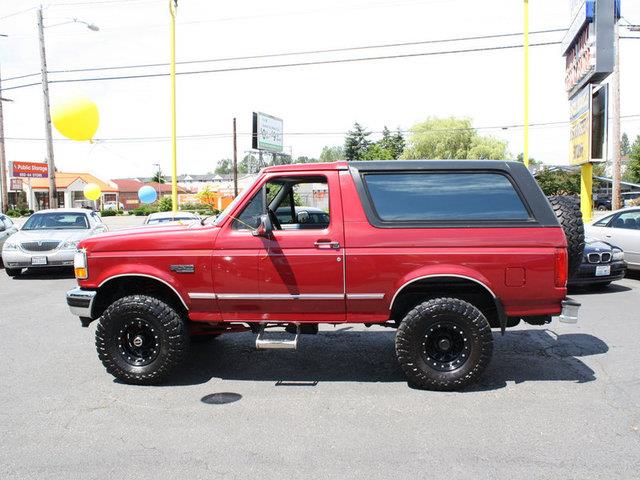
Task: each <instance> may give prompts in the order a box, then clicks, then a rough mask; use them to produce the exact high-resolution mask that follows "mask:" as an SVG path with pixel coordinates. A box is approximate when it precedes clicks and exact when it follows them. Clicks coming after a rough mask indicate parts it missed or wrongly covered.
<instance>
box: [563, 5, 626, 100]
mask: <svg viewBox="0 0 640 480" xmlns="http://www.w3.org/2000/svg"><path fill="white" fill-rule="evenodd" d="M571 6H572V8H571V12H572V18H571V24H570V25H569V29H568V30H567V33H566V35H565V37H564V39H563V40H562V55H564V57H565V58H566V70H565V88H566V91H567V94H568V95H569V98H571V97H573V96H574V95H576V94H577V93H578V92H579V91H580V90H581V89H582V87H584V86H585V85H587V84H590V83H599V82H601V81H603V80H604V79H605V78H607V76H609V74H610V73H612V72H613V65H614V56H615V51H614V25H615V21H616V18H618V16H619V14H620V2H619V0H572V5H571Z"/></svg>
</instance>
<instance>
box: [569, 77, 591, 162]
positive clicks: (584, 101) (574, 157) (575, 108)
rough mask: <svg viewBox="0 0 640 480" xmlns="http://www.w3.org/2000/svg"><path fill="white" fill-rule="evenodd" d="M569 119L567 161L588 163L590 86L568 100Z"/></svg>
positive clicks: (589, 147) (589, 146) (589, 148)
mask: <svg viewBox="0 0 640 480" xmlns="http://www.w3.org/2000/svg"><path fill="white" fill-rule="evenodd" d="M569 108H570V110H571V121H570V123H569V138H570V140H569V142H570V151H569V163H570V164H571V165H582V164H583V163H588V162H589V160H590V158H589V156H590V155H589V153H590V150H591V141H590V133H591V87H590V86H588V87H587V88H584V89H582V91H581V92H580V93H579V94H578V95H576V96H575V97H573V98H572V99H571V101H570V102H569Z"/></svg>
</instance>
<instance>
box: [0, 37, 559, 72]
mask: <svg viewBox="0 0 640 480" xmlns="http://www.w3.org/2000/svg"><path fill="white" fill-rule="evenodd" d="M566 31H567V29H566V28H552V29H547V30H536V31H533V32H529V33H530V34H531V35H536V34H546V33H559V32H566ZM521 35H522V32H513V33H498V34H491V35H477V36H471V37H454V38H443V39H433V40H419V41H413V42H397V43H381V44H374V45H358V46H354V47H339V48H328V49H317V50H301V51H294V52H279V53H266V54H258V55H246V56H239V57H220V58H210V59H199V60H185V61H181V62H176V64H177V65H190V64H198V63H213V62H230V61H238V60H256V59H260V58H275V57H287V56H298V55H317V54H321V53H338V52H348V51H356V50H371V49H380V48H397V47H408V46H416V45H430V44H437V43H453V42H466V41H471V40H488V39H495V38H507V37H519V36H521ZM168 65H170V64H169V63H168V62H164V63H143V64H134V65H117V66H111V67H89V68H75V69H66V70H49V71H48V73H52V74H57V73H75V72H94V71H101V70H121V69H130V68H151V67H166V66H168ZM36 75H40V72H36V73H30V74H27V75H20V76H18V77H9V78H5V79H3V80H4V81H5V82H6V81H9V80H16V79H19V78H27V77H33V76H36Z"/></svg>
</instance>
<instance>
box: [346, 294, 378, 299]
mask: <svg viewBox="0 0 640 480" xmlns="http://www.w3.org/2000/svg"><path fill="white" fill-rule="evenodd" d="M383 298H384V293H347V300H381V299H383Z"/></svg>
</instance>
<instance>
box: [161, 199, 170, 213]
mask: <svg viewBox="0 0 640 480" xmlns="http://www.w3.org/2000/svg"><path fill="white" fill-rule="evenodd" d="M172 208H173V202H172V201H171V197H162V198H161V199H160V200H159V201H158V211H159V212H170V211H171V209H172Z"/></svg>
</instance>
